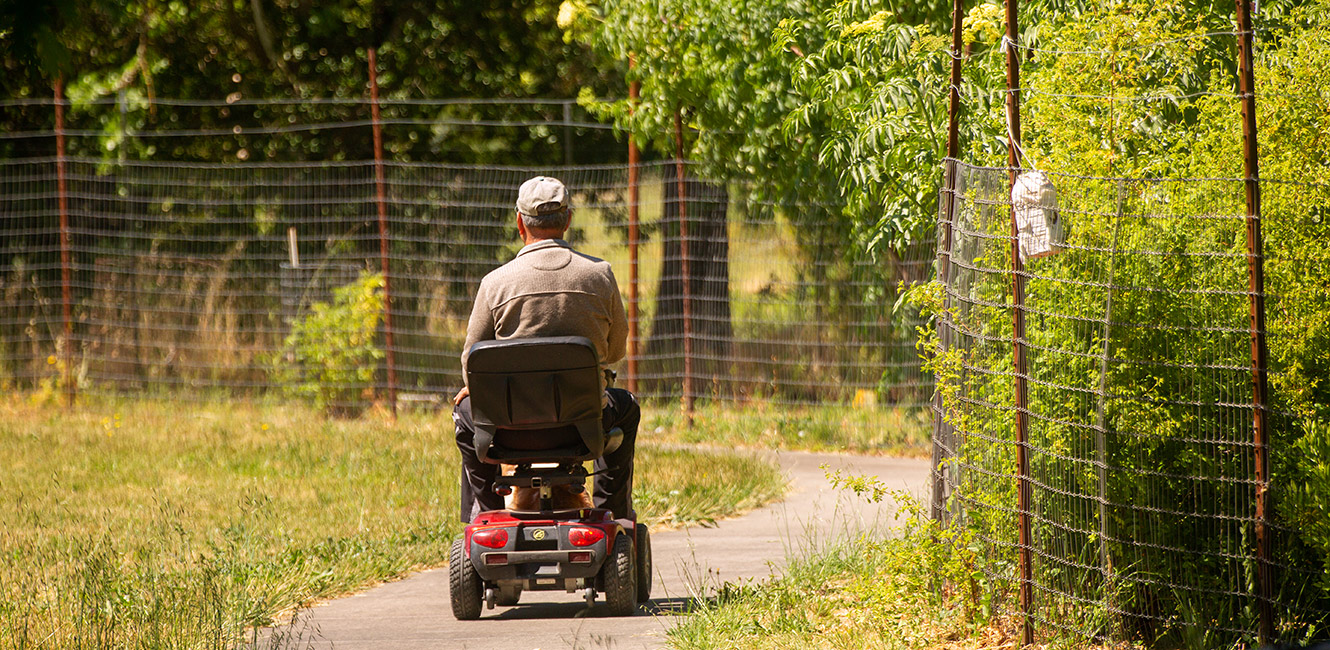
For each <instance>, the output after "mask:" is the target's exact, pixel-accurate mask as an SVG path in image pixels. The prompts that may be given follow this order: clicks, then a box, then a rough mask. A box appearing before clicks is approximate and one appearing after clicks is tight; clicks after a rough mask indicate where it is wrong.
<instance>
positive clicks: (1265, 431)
mask: <svg viewBox="0 0 1330 650" xmlns="http://www.w3.org/2000/svg"><path fill="white" fill-rule="evenodd" d="M1237 5H1238V6H1237V19H1238V21H1237V22H1238V93H1239V95H1240V96H1241V98H1242V150H1243V171H1244V178H1245V180H1244V183H1243V185H1244V187H1245V190H1246V195H1247V196H1246V199H1247V215H1246V217H1247V218H1246V225H1247V287H1248V288H1247V297H1248V309H1249V316H1250V321H1251V379H1252V435H1253V438H1254V442H1255V447H1254V452H1253V453H1254V454H1255V458H1254V459H1253V460H1254V462H1255V465H1256V467H1255V469H1256V605H1257V610H1258V611H1259V612H1260V618H1261V620H1260V631H1259V640H1260V642H1261V644H1262V645H1266V644H1269V643H1272V642H1273V641H1274V640H1275V623H1274V611H1273V605H1272V601H1273V598H1274V580H1273V575H1272V571H1273V567H1272V566H1271V564H1270V561H1271V551H1272V544H1271V541H1272V540H1271V538H1270V530H1269V517H1270V515H1271V510H1270V504H1269V498H1270V491H1269V481H1270V458H1269V451H1270V438H1269V425H1268V422H1267V418H1266V415H1267V413H1266V409H1267V405H1268V398H1269V392H1268V391H1269V386H1268V383H1267V379H1266V371H1267V369H1268V368H1269V363H1270V355H1269V349H1268V348H1267V347H1266V340H1265V250H1264V242H1263V241H1262V238H1261V180H1260V164H1259V159H1258V156H1257V154H1258V150H1257V132H1256V80H1255V74H1254V72H1253V70H1252V23H1251V0H1237Z"/></svg>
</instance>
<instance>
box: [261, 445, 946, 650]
mask: <svg viewBox="0 0 1330 650" xmlns="http://www.w3.org/2000/svg"><path fill="white" fill-rule="evenodd" d="M771 455H772V456H773V457H774V458H775V459H776V460H777V461H778V462H779V463H780V465H781V467H782V468H783V469H784V471H785V472H786V473H787V475H788V477H789V479H790V490H789V493H788V494H787V497H786V499H785V500H784V501H781V502H779V503H776V504H773V505H770V506H767V507H765V508H761V509H759V510H755V511H753V512H750V513H748V514H746V515H743V516H741V517H736V518H733V519H727V520H723V521H720V522H718V524H717V525H716V526H714V527H707V528H689V529H684V530H675V531H664V532H659V533H653V535H652V538H651V542H652V554H653V557H654V565H655V567H654V574H655V575H654V581H653V582H654V584H653V588H652V593H651V596H652V598H651V601H650V602H649V603H647V604H646V606H645V607H642V608H639V611H638V613H637V615H635V616H630V617H610V616H607V615H606V614H605V612H604V609H605V607H604V600H603V597H602V598H600V599H597V601H596V605H595V606H593V607H591V608H590V609H588V608H587V607H586V604H585V602H584V601H583V600H582V596H581V594H580V593H579V594H564V593H558V592H539V593H524V594H522V599H521V602H519V604H518V605H517V606H515V607H496V608H495V609H492V610H485V611H484V612H483V614H482V616H481V619H480V620H478V621H465V622H463V621H457V620H455V619H454V618H453V615H452V610H451V609H450V605H449V602H448V570H447V568H441V569H434V570H430V571H423V572H421V573H417V574H415V575H412V576H410V577H408V578H406V579H404V580H400V581H397V582H392V583H388V584H384V585H381V586H378V587H375V588H373V589H370V590H369V591H366V592H364V593H361V594H357V595H354V596H348V597H346V598H340V599H337V600H333V601H329V602H327V603H323V604H321V605H318V606H316V607H313V608H311V609H309V610H307V611H305V612H303V613H302V614H300V615H299V616H298V617H297V618H296V620H295V622H294V623H293V624H292V625H291V626H289V627H287V628H280V629H278V630H273V631H272V634H271V635H269V638H268V639H267V640H268V643H261V645H276V646H282V647H288V648H290V647H302V648H305V647H308V648H338V649H355V650H360V649H364V650H388V649H392V650H412V649H450V650H451V649H466V650H536V649H538V650H553V649H558V648H588V649H589V648H615V649H620V650H636V649H638V648H663V647H665V645H666V644H665V633H666V630H668V628H669V627H670V626H671V625H673V624H674V622H675V621H677V620H679V617H680V616H681V615H682V614H681V613H682V612H683V611H684V610H685V609H686V608H687V607H688V606H689V604H690V603H692V602H693V601H694V600H695V599H698V598H707V597H708V596H710V595H712V594H714V593H715V592H716V589H717V587H719V586H720V585H721V584H723V583H725V582H734V583H743V582H745V581H753V580H761V579H764V578H767V577H770V576H773V575H778V574H779V572H780V570H781V566H782V565H783V564H784V562H785V561H786V558H788V557H790V556H791V555H798V554H800V553H805V552H807V551H808V550H809V549H810V548H811V547H816V546H818V545H825V544H828V543H830V542H831V541H833V540H835V539H838V538H845V536H852V535H858V534H859V533H862V532H864V531H866V530H876V531H878V532H886V531H888V530H889V529H890V528H891V527H892V526H893V525H894V523H895V521H894V517H893V512H894V510H895V504H894V503H880V504H872V503H868V502H867V501H865V500H864V499H862V498H859V497H857V496H855V495H854V494H852V493H850V492H847V491H843V490H836V489H834V488H833V487H832V486H831V485H830V483H829V482H828V480H827V478H826V470H824V469H823V468H822V466H824V465H825V466H826V467H827V469H830V470H842V471H844V472H847V473H851V474H865V475H872V476H876V477H878V479H879V480H881V481H882V482H884V483H885V484H887V485H888V486H890V487H892V488H899V489H904V490H908V491H910V492H913V493H915V494H916V495H921V496H922V495H923V494H924V488H925V485H926V484H927V478H928V462H927V461H925V460H917V459H900V458H880V457H866V456H849V455H836V454H809V453H799V452H780V453H773V454H771Z"/></svg>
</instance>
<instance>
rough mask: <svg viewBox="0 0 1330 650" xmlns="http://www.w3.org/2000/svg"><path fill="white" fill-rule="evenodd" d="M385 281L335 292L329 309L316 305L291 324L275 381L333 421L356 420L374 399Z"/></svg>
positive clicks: (364, 280) (371, 276) (367, 280)
mask: <svg viewBox="0 0 1330 650" xmlns="http://www.w3.org/2000/svg"><path fill="white" fill-rule="evenodd" d="M383 307H384V303H383V275H382V274H379V273H362V274H361V276H360V279H358V280H356V281H355V282H352V283H350V284H347V285H345V286H342V287H338V288H337V289H334V290H333V301H332V304H331V305H330V304H328V303H324V302H318V303H315V304H314V306H313V307H311V308H310V312H309V313H308V314H306V315H305V316H303V317H301V318H299V319H296V320H295V321H293V322H292V323H291V333H290V334H289V335H287V337H286V340H285V341H284V342H283V344H282V349H281V351H280V352H279V354H278V356H277V358H276V359H275V362H274V376H275V378H276V379H277V381H278V382H279V383H280V384H281V385H283V386H285V387H286V390H287V391H288V392H290V393H292V394H295V395H299V396H302V397H306V398H311V399H313V400H314V402H315V404H317V405H318V406H319V407H320V408H323V409H325V410H326V411H328V412H329V413H330V414H333V415H354V414H358V413H359V412H360V411H361V410H363V409H364V407H365V404H366V403H367V399H368V398H369V397H372V391H373V382H374V373H375V371H376V370H377V369H378V363H377V361H378V360H379V359H382V358H383V350H382V349H381V348H380V347H379V343H378V328H379V321H380V320H381V319H382V318H383Z"/></svg>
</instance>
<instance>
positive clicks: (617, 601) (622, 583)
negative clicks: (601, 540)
mask: <svg viewBox="0 0 1330 650" xmlns="http://www.w3.org/2000/svg"><path fill="white" fill-rule="evenodd" d="M636 565H637V562H635V561H634V558H633V540H632V538H630V537H629V536H628V535H627V534H619V535H617V536H615V539H614V550H613V551H611V552H610V556H609V557H608V558H606V559H605V566H603V567H601V569H600V578H601V582H602V583H603V584H604V586H605V604H606V605H607V606H608V607H609V609H610V615H611V616H628V615H630V614H632V613H633V611H634V610H635V609H637V567H636Z"/></svg>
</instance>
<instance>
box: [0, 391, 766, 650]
mask: <svg viewBox="0 0 1330 650" xmlns="http://www.w3.org/2000/svg"><path fill="white" fill-rule="evenodd" d="M452 437H453V432H452V424H451V420H450V419H449V418H448V415H447V414H446V413H433V412H431V413H408V414H404V415H403V416H402V417H401V418H400V419H399V420H398V422H397V423H396V424H390V423H388V422H387V420H386V419H385V418H384V417H383V415H382V414H379V413H374V412H371V413H370V414H369V415H366V416H365V417H363V418H361V419H358V420H329V419H326V418H324V417H323V416H322V415H321V414H320V413H319V412H318V411H316V410H314V409H312V408H309V407H306V406H302V405H299V404H290V403H267V402H222V401H218V402H192V403H180V402H173V401H165V400H124V401H117V400H105V401H95V402H94V403H91V404H86V405H80V406H79V407H77V408H75V409H73V410H72V411H69V412H65V411H64V410H63V409H60V408H58V407H49V406H33V405H32V404H31V403H29V402H28V401H25V400H23V399H22V398H21V397H18V396H11V397H10V398H7V399H6V400H5V401H2V402H0V463H3V466H4V467H5V468H6V472H5V473H4V474H3V475H0V521H4V522H5V525H4V527H3V529H2V530H0V551H2V552H0V648H24V647H42V648H84V647H91V648H105V647H142V648H155V647H166V646H169V647H178V648H205V647H206V648H214V647H216V648H222V647H234V646H235V645H236V644H237V642H238V641H239V640H240V639H241V638H242V636H243V635H244V634H245V633H246V630H248V629H252V628H253V626H256V625H260V624H263V623H266V622H268V621H271V620H273V618H274V617H277V616H279V615H280V614H281V613H282V612H284V611H288V610H290V609H291V608H293V607H297V606H300V605H301V604H304V603H308V602H310V601H311V600H315V599H321V598H326V597H331V596H335V595H339V594H344V593H348V592H351V591H355V590H358V589H362V588H364V587H366V586H367V585H372V584H374V583H375V582H378V581H382V580H387V579H391V578H393V577H396V576H400V575H402V574H404V573H406V572H409V571H411V570H412V569H415V568H420V567H427V566H437V565H441V564H443V563H444V561H445V559H446V555H447V550H448V544H449V542H450V541H451V539H452V538H453V536H455V535H456V534H457V533H458V531H459V529H460V525H459V524H458V523H457V522H456V511H457V507H456V499H457V453H456V451H454V449H455V447H454V445H453V441H452ZM699 467H705V468H706V469H705V471H701V472H699V471H697V468H699ZM638 468H639V469H638V472H637V475H636V479H637V481H636V482H637V486H636V487H637V490H636V494H637V503H638V506H637V507H638V509H639V511H640V512H641V513H642V514H643V515H644V518H645V519H647V520H648V521H650V522H653V523H654V524H655V525H656V526H658V527H668V526H672V525H680V524H684V523H696V522H706V521H711V520H714V519H717V518H721V517H725V516H730V515H733V514H736V513H737V511H738V510H740V509H744V508H751V507H755V506H758V505H761V504H762V503H765V502H767V501H770V500H773V499H776V498H778V497H779V496H780V495H781V494H782V493H783V490H784V480H783V478H782V477H781V475H780V474H779V472H778V471H777V469H776V468H775V467H773V466H771V465H769V464H767V463H764V462H761V461H757V460H755V459H753V458H750V457H742V456H733V455H727V454H722V453H708V452H690V451H685V450H674V449H660V448H657V447H653V446H651V445H650V444H644V445H643V446H641V447H640V449H639V461H638Z"/></svg>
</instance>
